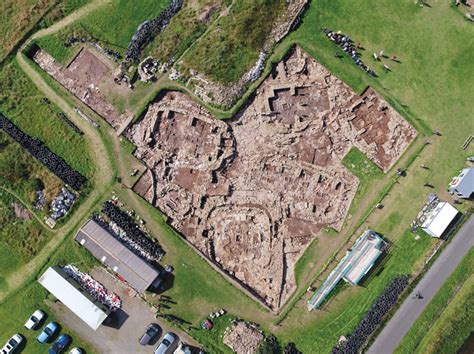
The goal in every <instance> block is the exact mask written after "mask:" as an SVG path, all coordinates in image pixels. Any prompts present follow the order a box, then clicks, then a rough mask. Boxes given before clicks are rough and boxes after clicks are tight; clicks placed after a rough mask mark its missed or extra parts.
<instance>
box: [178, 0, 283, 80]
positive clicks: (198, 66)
mask: <svg viewBox="0 0 474 354" xmlns="http://www.w3.org/2000/svg"><path fill="white" fill-rule="evenodd" d="M284 11H285V1H282V0H277V1H275V0H258V1H255V0H236V1H234V2H233V4H232V9H231V10H230V12H229V14H228V15H227V16H223V17H221V19H219V21H218V24H217V26H216V27H215V28H213V29H212V30H211V31H210V32H209V33H208V34H206V35H205V37H204V38H202V39H201V41H199V43H198V44H197V45H196V46H194V47H193V48H192V49H191V50H190V51H189V52H188V53H187V54H186V56H185V57H184V58H183V67H184V68H191V69H195V70H197V71H198V72H200V73H203V74H205V75H206V76H207V77H209V78H211V79H212V80H213V81H216V82H221V83H232V82H236V81H238V80H239V79H240V78H241V76H242V75H243V74H244V73H245V72H246V71H247V70H248V69H250V67H252V66H253V65H254V64H255V62H256V61H257V59H258V55H259V52H260V50H261V48H262V47H263V44H264V43H265V41H266V39H267V36H268V35H269V33H270V31H271V29H272V26H273V24H274V22H275V20H276V19H277V18H278V17H279V16H280V15H281V14H282V13H283V12H284Z"/></svg>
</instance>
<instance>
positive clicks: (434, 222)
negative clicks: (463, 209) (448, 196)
mask: <svg viewBox="0 0 474 354" xmlns="http://www.w3.org/2000/svg"><path fill="white" fill-rule="evenodd" d="M459 215H460V213H459V211H458V210H457V209H456V208H455V207H453V206H452V205H451V204H449V203H448V202H441V201H440V202H439V203H438V204H437V205H436V207H434V208H433V209H432V210H431V211H430V212H429V213H428V214H427V215H426V220H425V221H424V222H423V224H422V225H421V228H422V229H423V230H424V231H425V232H426V233H427V234H428V235H430V236H431V237H437V238H441V237H443V236H445V235H446V234H447V233H448V232H449V230H450V229H451V228H452V226H453V225H454V224H455V222H456V220H457V217H458V216H459Z"/></svg>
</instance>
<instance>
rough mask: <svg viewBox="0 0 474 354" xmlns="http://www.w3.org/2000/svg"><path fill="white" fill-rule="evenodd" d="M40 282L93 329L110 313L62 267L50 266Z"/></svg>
mask: <svg viewBox="0 0 474 354" xmlns="http://www.w3.org/2000/svg"><path fill="white" fill-rule="evenodd" d="M38 282H39V283H40V284H41V285H43V287H45V288H46V290H48V291H49V292H50V293H51V294H53V295H54V296H55V297H56V298H57V299H58V300H59V301H61V302H62V303H63V304H64V305H65V306H66V307H67V308H68V309H69V310H71V311H72V312H74V313H75V314H76V315H77V316H78V317H79V318H80V319H81V320H83V321H84V322H85V323H87V324H88V325H89V326H90V327H91V328H92V329H93V330H97V328H99V326H100V325H101V324H102V322H104V320H105V319H106V318H107V316H108V315H109V313H110V311H109V310H108V309H107V308H106V307H104V306H101V304H100V303H98V302H97V301H94V300H93V299H92V298H91V297H90V296H88V294H87V293H85V292H84V291H83V290H82V289H81V288H80V286H79V284H77V283H76V282H75V281H74V280H73V279H72V278H71V277H70V276H69V275H67V274H66V273H65V272H64V271H63V270H62V269H61V268H60V267H49V268H48V269H47V270H46V272H44V273H43V275H42V276H41V277H40V278H39V279H38Z"/></svg>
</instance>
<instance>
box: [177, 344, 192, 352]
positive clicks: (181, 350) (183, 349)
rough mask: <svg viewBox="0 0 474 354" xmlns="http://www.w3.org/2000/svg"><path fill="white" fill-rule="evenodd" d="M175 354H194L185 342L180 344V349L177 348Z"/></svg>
mask: <svg viewBox="0 0 474 354" xmlns="http://www.w3.org/2000/svg"><path fill="white" fill-rule="evenodd" d="M173 354H192V350H191V347H190V346H189V345H186V344H184V343H183V342H181V343H179V345H178V348H176V350H175V351H174V352H173Z"/></svg>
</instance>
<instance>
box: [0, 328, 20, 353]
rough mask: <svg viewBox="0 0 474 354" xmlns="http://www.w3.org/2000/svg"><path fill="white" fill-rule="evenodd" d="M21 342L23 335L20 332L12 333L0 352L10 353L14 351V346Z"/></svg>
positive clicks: (16, 346)
mask: <svg viewBox="0 0 474 354" xmlns="http://www.w3.org/2000/svg"><path fill="white" fill-rule="evenodd" d="M21 342H23V337H22V335H21V334H18V333H17V334H14V335H13V336H12V337H11V338H10V339H9V340H8V342H7V343H6V344H5V345H4V346H3V348H2V351H1V353H2V354H10V353H13V352H14V351H15V349H16V348H18V346H19V345H20V344H21Z"/></svg>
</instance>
